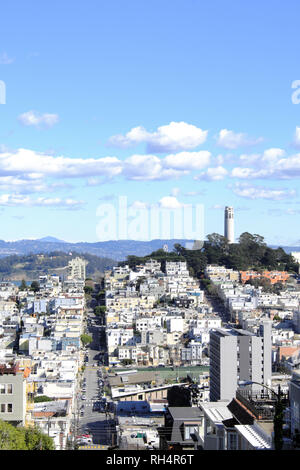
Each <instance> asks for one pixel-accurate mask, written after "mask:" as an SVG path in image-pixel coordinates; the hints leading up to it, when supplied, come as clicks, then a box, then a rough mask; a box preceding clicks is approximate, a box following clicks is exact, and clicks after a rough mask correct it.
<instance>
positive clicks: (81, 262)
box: [68, 257, 87, 281]
mask: <svg viewBox="0 0 300 470" xmlns="http://www.w3.org/2000/svg"><path fill="white" fill-rule="evenodd" d="M86 265H87V262H86V260H85V259H82V258H78V257H77V258H73V259H71V260H70V261H69V263H68V279H81V280H83V281H85V279H86Z"/></svg>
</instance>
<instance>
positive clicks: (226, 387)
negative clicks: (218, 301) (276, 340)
mask: <svg viewBox="0 0 300 470" xmlns="http://www.w3.org/2000/svg"><path fill="white" fill-rule="evenodd" d="M259 333H260V336H256V335H255V334H253V333H251V332H249V331H246V330H239V329H233V328H232V329H225V328H220V329H216V330H211V332H210V352H209V355H210V400H211V401H218V400H230V399H231V398H233V397H234V396H235V393H236V390H237V386H238V382H239V381H240V380H247V381H254V382H258V383H263V384H265V385H267V384H270V381H271V376H272V356H271V347H272V346H271V322H270V321H267V320H266V321H264V322H263V323H262V325H261V329H260V332H259ZM259 388H260V387H259V386H258V385H252V389H259Z"/></svg>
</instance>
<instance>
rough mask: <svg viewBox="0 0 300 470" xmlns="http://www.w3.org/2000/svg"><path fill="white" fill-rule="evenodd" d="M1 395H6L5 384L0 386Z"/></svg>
mask: <svg viewBox="0 0 300 470" xmlns="http://www.w3.org/2000/svg"><path fill="white" fill-rule="evenodd" d="M0 393H1V395H3V394H4V393H5V384H0Z"/></svg>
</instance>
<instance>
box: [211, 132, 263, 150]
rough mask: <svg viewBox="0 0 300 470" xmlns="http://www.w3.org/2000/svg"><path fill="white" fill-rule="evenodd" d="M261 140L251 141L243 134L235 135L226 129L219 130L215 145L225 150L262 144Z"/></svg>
mask: <svg viewBox="0 0 300 470" xmlns="http://www.w3.org/2000/svg"><path fill="white" fill-rule="evenodd" d="M262 140H263V139H262V138H261V137H259V138H258V139H252V138H250V137H248V136H247V134H244V133H236V132H234V131H230V130H228V129H221V130H220V132H219V135H218V138H217V145H219V146H220V147H224V148H226V149H230V150H233V149H236V148H238V147H244V146H246V147H248V146H252V145H256V144H258V143H260V142H262Z"/></svg>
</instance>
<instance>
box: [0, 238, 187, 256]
mask: <svg viewBox="0 0 300 470" xmlns="http://www.w3.org/2000/svg"><path fill="white" fill-rule="evenodd" d="M187 242H193V240H182V239H180V240H175V239H174V240H160V239H157V240H151V241H146V242H144V241H135V240H112V241H106V242H95V243H88V242H78V243H69V242H66V241H63V240H59V239H57V238H55V237H44V238H40V239H37V240H18V241H13V242H6V241H4V240H0V257H4V256H10V255H29V254H38V253H50V252H53V251H60V252H64V253H71V252H72V251H74V252H76V253H89V254H92V255H96V256H99V257H105V258H111V259H113V260H116V261H124V260H125V259H126V257H127V256H128V255H136V256H145V255H148V254H150V253H152V252H153V251H155V250H158V249H160V248H163V246H164V245H167V246H168V249H169V251H172V250H173V247H174V244H175V243H180V244H181V245H183V246H185V244H186V243H187Z"/></svg>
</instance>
